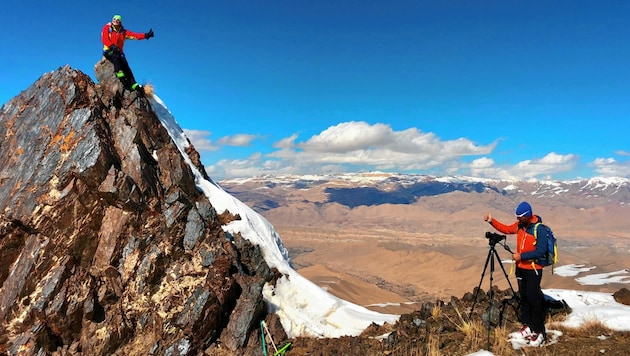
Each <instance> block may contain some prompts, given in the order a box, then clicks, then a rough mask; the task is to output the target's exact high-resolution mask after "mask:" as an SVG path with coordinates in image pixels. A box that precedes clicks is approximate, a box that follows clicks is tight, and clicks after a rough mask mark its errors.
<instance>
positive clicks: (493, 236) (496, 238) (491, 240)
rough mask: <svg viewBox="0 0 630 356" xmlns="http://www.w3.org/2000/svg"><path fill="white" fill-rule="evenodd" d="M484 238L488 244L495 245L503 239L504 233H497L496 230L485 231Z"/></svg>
mask: <svg viewBox="0 0 630 356" xmlns="http://www.w3.org/2000/svg"><path fill="white" fill-rule="evenodd" d="M486 239H488V244H490V245H496V244H497V243H498V242H501V240H505V235H500V234H497V233H496V232H490V231H488V232H486Z"/></svg>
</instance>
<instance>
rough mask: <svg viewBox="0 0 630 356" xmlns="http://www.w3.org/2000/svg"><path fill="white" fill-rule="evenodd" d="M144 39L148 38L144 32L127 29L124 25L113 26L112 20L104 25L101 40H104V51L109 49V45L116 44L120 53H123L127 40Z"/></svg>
mask: <svg viewBox="0 0 630 356" xmlns="http://www.w3.org/2000/svg"><path fill="white" fill-rule="evenodd" d="M129 39H131V40H144V39H146V37H145V34H144V33H140V32H131V31H129V30H127V29H125V28H124V27H123V26H122V25H120V26H119V28H118V29H116V27H115V26H112V23H111V22H108V23H106V24H105V26H103V30H102V31H101V41H102V42H103V51H107V50H108V49H109V47H111V46H112V45H115V46H116V47H118V49H119V50H120V53H123V46H124V45H125V40H129Z"/></svg>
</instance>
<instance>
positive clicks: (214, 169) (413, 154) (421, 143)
mask: <svg viewBox="0 0 630 356" xmlns="http://www.w3.org/2000/svg"><path fill="white" fill-rule="evenodd" d="M185 132H186V134H187V135H188V136H189V137H190V138H191V141H192V142H193V144H194V145H195V147H196V148H197V149H198V150H204V149H213V150H216V149H218V147H219V146H247V145H249V144H250V143H251V142H252V141H253V140H255V139H256V138H257V137H258V136H257V135H249V134H239V135H233V136H226V137H223V138H221V139H219V140H218V141H217V142H216V144H213V143H212V142H211V141H210V140H208V139H206V137H207V136H209V135H210V133H209V132H207V131H192V130H186V131H185ZM198 142H199V143H198ZM497 144H498V140H495V141H494V142H492V143H490V144H488V145H479V144H477V143H475V142H473V141H471V140H470V139H468V138H464V137H462V138H458V139H455V140H442V139H441V138H440V137H438V136H437V135H435V134H434V133H431V132H422V131H421V130H419V129H417V128H409V129H405V130H402V131H395V130H394V129H392V127H391V126H389V125H387V124H381V123H379V124H373V125H372V124H368V123H366V122H363V121H350V122H343V123H340V124H338V125H335V126H331V127H329V128H327V129H325V130H324V131H322V132H320V133H319V134H316V135H313V136H311V137H310V138H308V139H306V140H304V141H300V140H299V139H298V134H293V135H291V136H289V137H285V138H283V139H281V140H279V141H276V142H275V143H274V144H273V147H274V148H275V151H273V152H271V153H265V154H262V153H257V154H254V155H252V156H250V157H248V158H245V159H238V160H225V159H224V160H220V161H217V162H216V163H214V164H212V165H210V166H208V167H206V169H207V171H208V173H209V174H211V175H213V176H214V177H215V178H217V179H222V178H228V177H247V176H260V175H265V174H313V173H341V172H347V171H371V170H381V171H396V172H401V173H404V172H409V173H426V174H436V175H441V174H448V175H457V174H469V175H472V176H477V177H487V178H497V179H514V180H523V179H524V180H527V179H540V178H548V177H551V176H552V175H554V174H558V173H564V172H569V171H571V170H573V169H575V167H576V166H577V164H578V161H579V157H578V156H577V155H574V154H566V155H563V154H558V153H555V152H551V153H549V154H547V155H546V156H544V157H542V158H537V159H528V160H523V161H521V162H518V163H516V164H514V165H511V164H497V163H496V162H495V161H494V159H492V158H490V157H487V155H489V154H491V153H492V151H493V150H494V149H495V148H496V146H497ZM470 156H482V157H480V158H477V159H474V160H473V161H472V162H468V161H466V160H465V158H466V157H470ZM593 165H594V166H596V167H597V169H598V171H599V172H600V174H602V175H617V176H630V166H629V165H628V164H627V163H626V164H619V163H618V162H616V161H615V160H614V159H598V160H596V161H595V162H594V163H593Z"/></svg>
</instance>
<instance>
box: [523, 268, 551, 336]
mask: <svg viewBox="0 0 630 356" xmlns="http://www.w3.org/2000/svg"><path fill="white" fill-rule="evenodd" d="M516 280H517V281H518V293H519V295H520V297H521V322H523V324H524V325H527V326H529V328H530V329H531V330H532V331H533V332H537V333H541V332H543V333H544V332H545V304H544V302H545V296H544V295H543V292H542V290H541V289H540V281H541V280H542V270H530V269H523V268H516Z"/></svg>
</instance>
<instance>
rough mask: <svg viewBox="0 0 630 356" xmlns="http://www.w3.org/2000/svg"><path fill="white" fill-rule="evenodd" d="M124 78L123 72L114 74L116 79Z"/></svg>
mask: <svg viewBox="0 0 630 356" xmlns="http://www.w3.org/2000/svg"><path fill="white" fill-rule="evenodd" d="M124 76H125V72H123V71H122V70H119V71H118V72H116V77H117V78H122V77H124Z"/></svg>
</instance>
